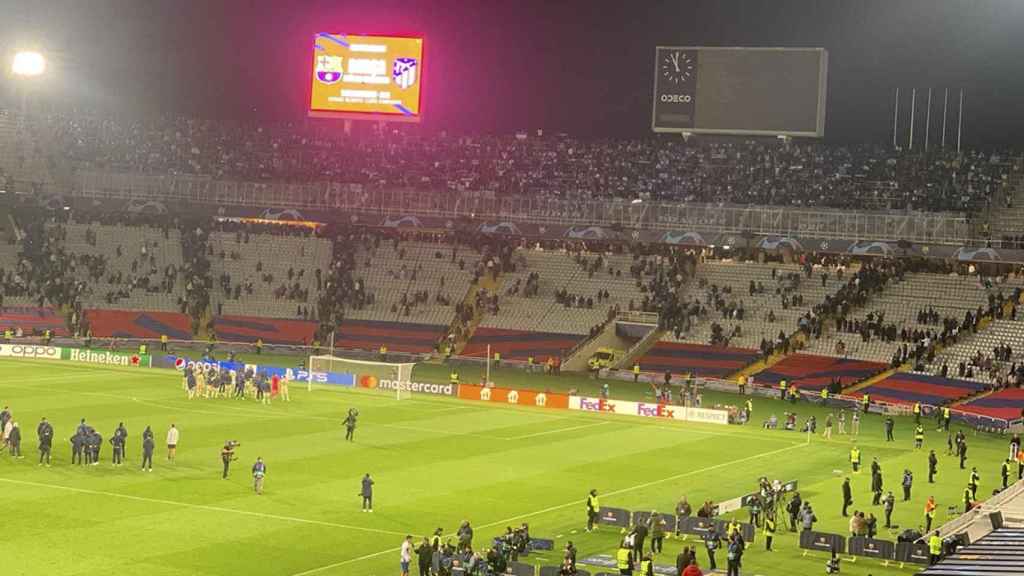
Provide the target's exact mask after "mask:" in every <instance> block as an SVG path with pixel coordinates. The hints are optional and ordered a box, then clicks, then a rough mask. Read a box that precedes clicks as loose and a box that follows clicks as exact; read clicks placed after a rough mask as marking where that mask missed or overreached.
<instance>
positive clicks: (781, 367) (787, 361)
mask: <svg viewBox="0 0 1024 576" xmlns="http://www.w3.org/2000/svg"><path fill="white" fill-rule="evenodd" d="M888 367H889V366H888V365H887V364H884V363H881V362H868V361H864V360H851V359H848V358H835V357H831V356H815V355H812V354H793V355H790V356H786V357H785V358H783V359H782V360H781V361H779V362H778V363H776V364H775V365H773V366H771V367H770V368H767V369H765V370H763V371H761V372H758V373H757V374H756V375H755V381H756V382H757V383H758V384H760V385H763V386H776V385H778V383H779V382H780V381H782V380H785V381H786V382H787V383H789V384H794V385H796V387H797V388H804V389H810V390H820V389H822V388H824V387H826V386H828V385H829V384H830V383H832V382H833V381H835V380H838V382H839V384H840V385H841V386H848V385H850V384H853V383H855V382H859V381H861V380H864V379H866V378H870V377H871V376H874V375H875V374H878V373H880V372H883V371H884V370H885V369H887V368H888Z"/></svg>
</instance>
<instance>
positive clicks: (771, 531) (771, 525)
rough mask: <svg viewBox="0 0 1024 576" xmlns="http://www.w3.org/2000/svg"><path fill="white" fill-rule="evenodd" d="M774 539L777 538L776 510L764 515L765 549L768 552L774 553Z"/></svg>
mask: <svg viewBox="0 0 1024 576" xmlns="http://www.w3.org/2000/svg"><path fill="white" fill-rule="evenodd" d="M773 538H775V510H771V511H770V512H768V513H767V514H765V515H764V549H765V550H767V551H768V552H774V550H772V539H773Z"/></svg>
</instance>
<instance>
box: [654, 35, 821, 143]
mask: <svg viewBox="0 0 1024 576" xmlns="http://www.w3.org/2000/svg"><path fill="white" fill-rule="evenodd" d="M827 85H828V52H827V51H826V50H825V49H824V48H710V47H701V46H658V47H657V48H656V49H655V60H654V103H653V106H652V111H651V127H652V128H653V130H654V131H655V132H692V133H697V134H700V133H705V134H745V135H762V136H775V135H787V136H812V137H818V138H820V137H822V136H824V135H825V100H826V90H827Z"/></svg>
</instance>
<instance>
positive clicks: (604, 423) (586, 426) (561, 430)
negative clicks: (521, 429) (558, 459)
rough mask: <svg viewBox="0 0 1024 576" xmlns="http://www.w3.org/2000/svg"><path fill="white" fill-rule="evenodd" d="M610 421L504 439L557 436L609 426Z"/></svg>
mask: <svg viewBox="0 0 1024 576" xmlns="http://www.w3.org/2000/svg"><path fill="white" fill-rule="evenodd" d="M611 423H612V421H611V420H605V421H603V422H592V423H590V424H580V425H579V426H570V427H568V428H559V429H557V430H545V431H543V432H534V433H533V434H523V435H522V436H513V437H511V438H506V440H526V439H527V438H536V437H537V436H547V435H548V434H559V433H562V432H570V431H572V430H583V429H585V428H594V427H595V426H605V425H607V424H611Z"/></svg>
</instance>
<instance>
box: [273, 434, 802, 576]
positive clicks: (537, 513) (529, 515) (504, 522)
mask: <svg viewBox="0 0 1024 576" xmlns="http://www.w3.org/2000/svg"><path fill="white" fill-rule="evenodd" d="M804 446H807V444H793V445H790V446H786V447H785V448H780V449H778V450H772V451H771V452H764V453H761V454H754V455H753V456H747V457H746V458H740V459H738V460H731V461H729V462H722V463H720V464H715V465H713V466H706V467H704V468H701V469H698V470H691V471H689V472H683V473H682V474H676V475H674V476H669V477H667V478H662V479H660V480H652V481H651V482H644V483H643V484H637V485H635V486H629V487H627V488H622V489H620V490H613V491H611V492H606V493H605V494H604V496H603V497H604V498H607V497H609V496H617V495H619V494H625V493H627V492H632V491H634V490H640V489H642V488H648V487H650V486H654V485H657V484H663V483H665V482H672V481H673V480H679V479H680V478H686V477H688V476H693V475H696V474H703V473H705V472H711V471H712V470H717V469H719V468H724V467H726V466H732V465H734V464H742V463H744V462H749V461H751V460H755V459H758V458H763V457H765V456H773V455H775V454H779V453H781V452H786V451H788V450H793V449H794V448H802V447H804ZM579 504H580V501H579V500H573V501H572V502H567V503H565V504H559V505H557V506H550V507H548V508H544V509H543V510H537V511H535V512H529V513H526V514H519V515H518V516H512V517H511V518H505V519H504V520H497V521H495V522H491V523H489V524H484V525H482V526H477V527H476V528H477V529H478V530H481V529H485V528H493V527H495V526H502V525H508V523H509V522H514V521H516V520H522V519H524V518H532V517H533V516H540V515H541V514H547V513H548V512H554V511H556V510H561V509H563V508H568V507H570V506H579ZM400 550H401V548H389V549H387V550H381V551H380V552H374V553H372V554H367V555H365V556H359V557H357V558H349V559H348V560H342V561H341V562H335V563H334V564H328V565H326V566H320V567H319V568H313V569H310V570H306V571H304V572H298V573H295V574H292V575H291V576H310V575H311V574H319V573H321V572H324V571H327V570H331V569H333V568H340V567H341V566H347V565H349V564H354V563H356V562H361V561H363V560H369V559H371V558H376V557H377V556H383V555H384V554H393V553H395V552H398V551H400Z"/></svg>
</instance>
